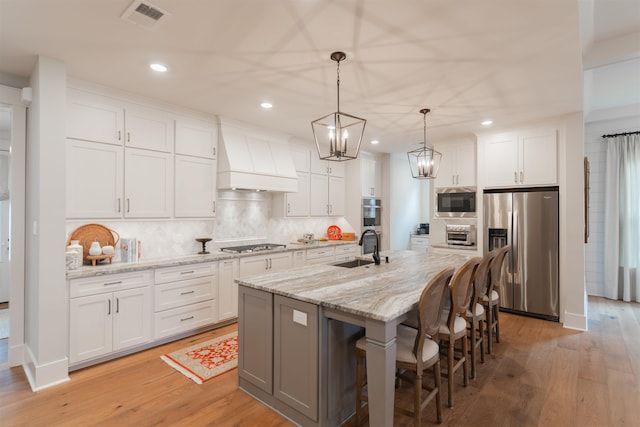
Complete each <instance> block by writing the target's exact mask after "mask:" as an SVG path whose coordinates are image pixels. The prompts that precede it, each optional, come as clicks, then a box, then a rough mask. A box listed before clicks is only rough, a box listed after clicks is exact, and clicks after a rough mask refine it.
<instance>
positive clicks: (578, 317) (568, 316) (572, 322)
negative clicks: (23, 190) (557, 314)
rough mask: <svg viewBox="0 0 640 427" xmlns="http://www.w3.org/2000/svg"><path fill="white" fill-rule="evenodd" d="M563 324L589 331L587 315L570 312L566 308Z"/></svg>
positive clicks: (569, 327)
mask: <svg viewBox="0 0 640 427" xmlns="http://www.w3.org/2000/svg"><path fill="white" fill-rule="evenodd" d="M563 326H564V327H565V328H567V329H575V330H576V331H587V330H588V324H587V316H586V315H584V314H575V313H569V312H568V311H566V310H565V312H564V323H563Z"/></svg>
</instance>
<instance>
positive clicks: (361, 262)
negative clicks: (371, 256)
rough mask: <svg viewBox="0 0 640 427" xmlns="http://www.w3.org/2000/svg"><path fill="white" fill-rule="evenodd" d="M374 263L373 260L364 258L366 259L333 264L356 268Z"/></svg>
mask: <svg viewBox="0 0 640 427" xmlns="http://www.w3.org/2000/svg"><path fill="white" fill-rule="evenodd" d="M369 264H373V261H369V260H364V259H354V260H353V261H347V262H341V263H338V264H333V265H335V266H336V267H344V268H354V267H361V266H363V265H369Z"/></svg>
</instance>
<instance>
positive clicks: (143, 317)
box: [69, 271, 153, 364]
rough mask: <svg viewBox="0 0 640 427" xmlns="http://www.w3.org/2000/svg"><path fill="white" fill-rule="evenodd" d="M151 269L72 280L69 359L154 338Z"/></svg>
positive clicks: (90, 356) (85, 357) (83, 358)
mask: <svg viewBox="0 0 640 427" xmlns="http://www.w3.org/2000/svg"><path fill="white" fill-rule="evenodd" d="M152 284H153V279H152V275H151V272H150V271H142V272H136V273H124V274H114V275H109V276H100V277H89V278H82V279H72V280H70V281H69V295H70V296H71V299H70V301H69V328H70V330H69V363H70V364H74V363H78V362H83V361H86V360H90V359H94V358H98V357H101V356H106V355H108V354H109V353H113V352H117V351H119V350H124V349H126V348H129V347H134V346H137V345H142V344H145V343H147V342H149V341H151V301H152V298H151V285H152Z"/></svg>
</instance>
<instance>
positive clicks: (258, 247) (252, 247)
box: [220, 243, 287, 254]
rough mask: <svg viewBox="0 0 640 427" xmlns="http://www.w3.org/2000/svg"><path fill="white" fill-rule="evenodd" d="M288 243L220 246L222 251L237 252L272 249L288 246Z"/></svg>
mask: <svg viewBox="0 0 640 427" xmlns="http://www.w3.org/2000/svg"><path fill="white" fill-rule="evenodd" d="M286 247H287V245H280V244H278V243H258V244H256V245H243V246H229V247H226V248H220V250H221V251H222V252H232V253H236V254H240V253H248V252H260V251H268V250H270V249H277V248H286Z"/></svg>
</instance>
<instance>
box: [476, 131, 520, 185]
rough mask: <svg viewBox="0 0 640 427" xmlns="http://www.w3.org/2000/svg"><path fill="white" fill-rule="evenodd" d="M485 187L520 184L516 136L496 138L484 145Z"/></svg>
mask: <svg viewBox="0 0 640 427" xmlns="http://www.w3.org/2000/svg"><path fill="white" fill-rule="evenodd" d="M484 164H485V168H484V169H485V185H487V186H489V187H492V186H496V187H501V186H513V185H517V184H518V170H517V169H518V144H517V139H516V137H515V135H504V136H500V137H496V138H494V139H492V140H490V141H487V143H486V144H485V145H484Z"/></svg>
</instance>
